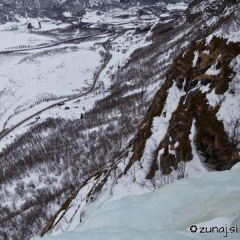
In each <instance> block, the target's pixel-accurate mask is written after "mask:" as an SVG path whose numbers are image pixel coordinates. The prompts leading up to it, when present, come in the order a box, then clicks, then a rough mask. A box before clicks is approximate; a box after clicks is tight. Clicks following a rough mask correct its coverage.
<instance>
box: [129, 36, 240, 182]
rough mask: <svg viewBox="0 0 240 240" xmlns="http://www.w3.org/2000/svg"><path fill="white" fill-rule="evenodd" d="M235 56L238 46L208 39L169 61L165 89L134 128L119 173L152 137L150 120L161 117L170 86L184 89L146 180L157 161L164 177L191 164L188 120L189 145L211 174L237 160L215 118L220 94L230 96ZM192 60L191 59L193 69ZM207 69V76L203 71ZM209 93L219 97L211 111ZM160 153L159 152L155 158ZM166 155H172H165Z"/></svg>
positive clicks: (233, 147)
mask: <svg viewBox="0 0 240 240" xmlns="http://www.w3.org/2000/svg"><path fill="white" fill-rule="evenodd" d="M238 54H240V45H239V43H233V42H229V43H227V40H226V39H222V38H219V37H215V36H214V37H213V38H212V40H211V42H210V43H209V44H206V42H205V40H202V41H200V42H197V43H194V44H192V46H191V47H190V48H189V49H188V50H187V51H186V52H185V53H184V54H183V56H181V57H179V58H178V59H177V60H176V61H175V63H174V64H173V66H172V67H171V69H170V70H169V72H168V76H167V80H166V82H165V84H164V85H163V87H162V88H161V89H160V90H159V91H158V92H157V94H156V96H155V98H154V100H153V103H152V105H151V107H150V108H149V111H148V113H147V116H146V118H145V120H144V121H143V123H142V124H141V126H140V127H139V130H138V133H137V136H136V139H135V142H134V147H133V156H132V158H131V160H130V162H129V164H128V165H127V167H126V169H125V173H126V172H127V170H128V169H129V168H130V167H131V165H132V164H133V163H134V162H135V161H140V160H141V157H142V154H143V151H144V148H145V144H146V141H147V139H149V137H150V136H151V135H152V131H151V128H152V122H153V119H154V117H157V116H160V115H163V116H164V114H166V113H164V112H163V107H164V104H165V101H166V98H167V95H168V90H169V89H170V88H171V86H172V84H173V82H175V83H176V85H177V87H178V88H179V89H182V90H184V91H185V92H186V95H184V96H182V97H181V99H180V103H179V105H178V107H177V109H176V111H174V113H173V114H172V118H171V120H170V124H169V127H168V130H167V134H166V135H165V137H164V139H163V140H162V141H161V143H160V145H159V146H158V147H157V148H156V150H155V153H154V157H153V159H152V167H151V169H150V172H149V174H148V178H149V179H150V178H152V177H154V174H155V171H156V170H158V164H157V161H158V158H159V157H160V159H161V163H160V165H161V171H162V172H163V173H164V174H169V173H170V172H171V171H172V167H173V168H174V169H177V167H178V163H179V162H181V161H190V160H192V157H193V156H192V147H191V142H190V139H189V135H190V130H191V126H192V123H193V121H195V125H196V129H197V134H196V138H195V144H196V146H197V150H198V151H199V152H200V153H201V154H202V155H203V156H204V157H205V159H206V163H209V164H211V165H212V166H213V167H214V169H216V170H225V169H230V168H231V167H232V166H233V165H234V164H235V163H236V162H238V161H240V156H239V154H238V152H239V149H237V144H236V141H235V140H236V139H229V137H228V135H227V133H226V132H225V130H224V125H223V122H222V121H221V120H218V118H217V116H216V114H217V112H218V110H219V109H220V107H221V103H222V100H223V99H224V93H225V92H226V91H231V93H232V94H233V95H234V89H231V90H229V82H230V81H231V79H232V78H233V77H234V72H233V70H232V69H231V67H230V63H231V61H232V60H233V59H234V58H235V57H236V56H237V55H238ZM195 55H197V57H196V59H195V64H194V63H193V62H194V58H195ZM211 68H212V69H213V72H212V73H213V74H211V71H210V70H209V69H211ZM208 70H209V72H208ZM214 89H215V90H214ZM213 90H214V91H215V94H216V95H217V96H218V97H219V101H218V102H217V103H216V106H211V105H210V104H209V102H208V99H207V97H206V95H207V94H208V93H210V92H212V91H213ZM235 124H238V122H235ZM161 149H164V151H163V153H162V154H160V156H159V151H160V150H161ZM169 150H170V151H171V152H172V151H174V152H175V154H172V153H169Z"/></svg>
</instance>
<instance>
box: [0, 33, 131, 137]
mask: <svg viewBox="0 0 240 240" xmlns="http://www.w3.org/2000/svg"><path fill="white" fill-rule="evenodd" d="M129 30H132V29H125V30H123V31H121V32H120V33H118V34H117V35H116V36H115V37H113V38H112V37H110V38H109V39H108V40H107V41H106V42H104V43H103V44H102V45H103V47H104V49H105V50H106V52H107V53H106V54H107V59H105V61H104V64H103V65H102V66H101V68H100V69H99V70H98V72H97V73H96V74H95V75H94V79H93V84H92V86H91V87H90V88H89V89H88V90H87V91H86V92H85V93H82V94H79V95H77V96H74V97H72V98H69V99H67V100H66V99H65V100H62V101H59V102H57V103H54V104H52V105H50V106H48V107H46V108H44V109H42V110H40V111H38V112H37V113H34V114H32V115H30V116H29V117H27V118H25V119H24V120H22V121H20V122H18V123H16V124H15V125H13V126H12V127H11V128H8V129H4V130H3V133H2V134H1V135H0V140H2V139H3V138H4V137H6V136H7V135H8V134H9V133H11V132H12V131H13V130H14V129H16V128H17V127H19V126H20V125H22V124H23V123H25V122H26V121H28V120H30V119H31V118H33V117H35V116H37V115H39V114H40V113H42V112H44V111H46V110H48V109H50V108H52V107H55V106H57V105H58V104H61V103H65V102H68V101H72V100H75V99H78V98H81V97H83V96H86V95H87V94H89V93H90V92H92V90H93V89H94V87H95V85H96V82H97V80H98V79H99V76H100V74H101V72H102V71H103V69H104V68H105V67H106V66H107V64H108V63H109V61H110V60H111V58H112V54H111V53H110V51H109V49H108V47H109V44H110V43H111V42H112V41H114V40H115V39H117V38H118V37H120V36H121V35H123V34H124V33H125V32H126V31H129ZM106 33H110V32H105V33H101V34H95V35H90V36H84V37H79V38H74V39H68V40H64V41H61V42H58V43H54V44H51V45H48V46H41V47H35V48H27V49H17V50H8V51H2V52H0V54H2V53H12V52H24V51H30V50H36V49H44V48H50V47H54V46H58V45H61V44H64V43H68V42H74V41H76V40H81V39H84V38H88V37H94V36H99V35H103V34H106Z"/></svg>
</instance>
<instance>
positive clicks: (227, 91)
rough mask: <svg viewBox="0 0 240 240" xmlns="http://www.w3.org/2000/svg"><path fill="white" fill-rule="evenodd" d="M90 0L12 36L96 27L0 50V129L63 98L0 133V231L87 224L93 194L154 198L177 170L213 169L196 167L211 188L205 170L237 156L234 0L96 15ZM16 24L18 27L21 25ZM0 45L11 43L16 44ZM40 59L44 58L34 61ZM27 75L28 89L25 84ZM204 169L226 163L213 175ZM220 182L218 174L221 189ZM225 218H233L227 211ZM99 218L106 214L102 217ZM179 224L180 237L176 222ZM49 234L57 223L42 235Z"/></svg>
mask: <svg viewBox="0 0 240 240" xmlns="http://www.w3.org/2000/svg"><path fill="white" fill-rule="evenodd" d="M93 2H94V1H90V3H91V4H92V7H91V11H87V13H86V14H85V15H83V19H82V20H81V21H82V23H79V22H78V23H76V24H73V25H72V24H71V23H68V25H67V27H65V25H64V24H63V23H61V25H57V24H58V23H54V22H51V21H50V20H48V21H49V22H48V23H47V22H46V23H44V24H43V28H45V29H44V30H43V29H42V30H40V29H39V30H33V31H32V32H28V33H27V34H25V33H24V36H28V37H29V36H31V38H29V39H31V41H30V43H32V37H33V36H34V38H35V39H34V40H35V41H36V42H37V44H39V45H37V46H41V44H42V42H43V40H44V41H45V42H46V41H47V42H48V44H49V45H50V44H51V43H55V42H56V41H58V42H59V41H64V40H65V39H68V38H74V39H75V38H76V37H82V36H86V35H91V34H99V36H92V37H90V38H88V39H86V40H79V39H77V40H74V41H71V42H67V43H64V44H62V43H59V45H58V46H54V47H51V45H50V46H49V47H48V48H47V49H41V50H27V49H25V50H26V51H25V50H24V51H23V52H21V51H20V52H14V51H13V52H11V51H12V50H11V51H10V52H8V53H1V55H0V56H1V58H2V60H3V61H2V63H1V64H2V65H1V66H0V67H2V69H4V71H5V69H7V71H6V72H3V73H2V77H4V81H5V80H6V79H7V78H8V76H11V78H9V79H10V80H9V82H10V83H9V82H8V81H7V80H6V86H4V88H3V89H1V98H2V102H3V103H4V104H2V105H1V109H0V110H1V114H2V116H4V117H2V119H1V121H2V125H3V127H2V128H1V130H3V131H2V133H1V134H4V131H7V130H8V129H11V126H12V125H13V124H16V122H17V121H18V120H19V119H20V118H24V117H26V115H28V114H30V113H31V112H34V111H38V108H39V107H40V106H45V105H47V104H52V103H55V102H54V101H66V102H65V103H64V104H57V102H56V103H55V105H54V106H53V107H51V108H49V109H47V110H46V111H43V112H41V113H39V114H38V115H36V116H37V118H35V116H34V117H32V118H30V119H27V121H25V122H24V123H23V124H22V125H20V126H18V127H16V128H14V130H13V131H11V135H10V134H9V135H7V136H5V137H3V138H1V144H0V147H1V152H0V166H1V168H0V193H1V195H0V239H1V240H5V239H7V240H9V239H30V238H32V237H34V236H36V235H41V236H45V235H46V234H47V235H46V237H44V238H45V239H48V238H50V239H52V238H51V237H50V236H49V235H48V234H53V235H56V234H62V233H63V232H65V231H68V230H71V231H72V230H74V229H75V228H76V227H78V228H79V229H81V228H82V226H83V228H84V229H87V230H89V229H90V228H88V227H84V226H85V224H86V221H88V219H90V216H92V215H94V214H95V213H94V211H93V210H95V209H98V208H99V207H100V206H102V205H103V204H108V202H109V204H110V205H106V206H110V208H111V207H113V208H118V206H117V203H116V205H114V203H111V202H113V201H114V200H119V202H118V203H119V205H121V206H122V204H123V205H124V204H125V203H124V201H126V202H127V204H130V205H131V204H132V198H133V199H134V197H131V196H133V195H142V194H144V193H148V195H142V196H139V197H137V199H139V200H138V201H139V204H140V205H141V207H143V208H145V207H146V206H145V205H144V204H143V203H142V200H144V198H145V196H148V197H146V198H147V199H148V200H146V201H152V200H151V199H155V198H156V199H157V200H156V202H154V204H157V202H158V201H160V202H161V201H163V200H162V199H161V192H163V191H165V190H164V189H170V188H171V186H172V185H169V188H168V187H166V188H165V187H163V186H164V185H168V184H171V183H173V182H175V181H176V180H180V179H182V178H200V180H199V181H200V182H201V181H203V182H204V181H205V180H204V176H205V174H206V173H207V172H209V171H210V172H212V171H213V173H208V174H209V175H208V174H207V175H206V176H209V178H210V179H209V182H208V183H209V184H210V185H211V184H212V185H211V186H212V188H213V191H214V192H215V194H217V193H218V192H219V188H218V186H216V188H215V185H216V184H215V183H214V181H212V179H213V177H211V176H219V178H220V179H221V178H224V176H228V177H229V179H233V178H237V175H238V173H239V172H238V170H236V171H230V172H228V171H226V170H229V169H231V168H232V167H233V166H234V165H235V164H236V163H238V162H239V161H240V155H239V149H240V121H239V119H240V116H239V115H240V99H239V91H240V85H239V79H240V71H239V69H240V67H239V64H240V57H239V56H240V45H239V42H240V40H239V39H240V30H239V29H240V19H239V2H238V1H235V0H224V1H222V2H218V1H212V0H195V1H192V2H191V3H190V4H189V6H188V8H187V9H186V5H185V4H182V3H180V4H176V5H173V2H176V1H172V3H171V4H168V5H159V4H158V3H156V2H154V3H153V5H150V6H147V5H146V2H144V1H142V3H141V4H142V5H141V6H142V8H141V9H142V11H143V12H141V14H139V13H140V12H139V9H138V8H136V7H133V6H134V4H135V3H133V2H131V1H130V2H129V3H123V4H127V5H128V7H126V6H127V5H124V6H125V7H126V8H127V9H128V10H126V9H125V7H122V10H120V9H119V8H117V10H115V9H114V8H111V9H112V10H111V11H109V12H108V14H106V13H104V8H105V7H104V4H102V6H103V8H102V9H101V10H100V11H99V9H98V10H96V9H95V7H94V3H93ZM65 3H67V1H66V2H65ZM90 3H89V4H90ZM118 4H122V3H118ZM131 4H132V5H131ZM154 4H156V5H154ZM108 7H109V5H108ZM97 8H98V7H97ZM183 9H186V11H185V12H184V13H183ZM105 10H106V9H105ZM64 11H65V10H64ZM68 11H69V12H71V10H70V9H69V10H68ZM126 12H127V14H126ZM126 15H127V16H126ZM19 19H20V20H21V21H23V20H22V18H21V17H20V18H19ZM30 19H31V21H32V18H30ZM56 19H58V18H56ZM72 20H74V19H72ZM7 24H9V23H7ZM21 24H22V23H21V22H20V23H18V25H17V26H18V27H17V31H18V34H20V33H23V32H24V26H25V25H24V24H22V25H21ZM47 24H49V25H47ZM51 24H52V25H51ZM6 26H7V25H6ZM50 26H51V28H50ZM53 26H54V27H53ZM59 26H60V27H59ZM86 26H87V27H86ZM88 26H91V27H88ZM47 28H48V29H47ZM7 31H8V32H7V33H8V34H9V33H10V32H11V31H12V30H11V31H10V30H7ZM3 34H5V33H3ZM6 44H8V45H6V46H10V47H12V48H11V49H15V48H16V43H14V44H13V43H12V42H7V43H6ZM9 44H12V45H9ZM33 44H35V42H34V43H33ZM34 46H35V45H34ZM23 48H26V46H23ZM16 49H17V48H16ZM3 50H4V51H6V49H3ZM84 54H88V56H89V58H85V57H83V56H84ZM46 59H48V61H51V63H52V64H51V65H50V64H49V65H47V66H46ZM65 59H68V61H66V60H65ZM106 62H107V63H106ZM86 63H87V64H86ZM98 63H99V64H98ZM105 63H106V66H105V67H103V66H104V65H105ZM52 66H54V67H52ZM56 68H57V69H58V70H57V71H56V70H55V69H56ZM12 69H15V71H12ZM23 69H24V71H23ZM39 69H40V70H41V71H39ZM100 70H101V72H100V74H99V79H98V82H97V84H96V86H95V88H94V91H92V92H90V93H89V94H86V95H84V96H83V97H81V98H80V97H79V99H75V100H71V99H70V98H71V97H73V96H78V95H77V94H83V93H84V91H86V90H87V89H88V88H89V87H91V86H92V85H91V84H92V83H93V80H92V79H94V77H95V76H96V74H97V73H98V71H100ZM35 76H37V77H35ZM49 76H51V78H49ZM79 76H81V77H79ZM40 79H41V80H40ZM23 83H24V84H26V86H27V87H26V86H25V87H24V84H23ZM29 86H31V87H32V88H31V89H33V90H32V91H29V90H28V91H29V93H28V91H27V89H28V87H29ZM19 89H20V90H21V92H20V91H19ZM29 89H30V88H29ZM76 92H77V93H76ZM19 93H20V94H19ZM39 93H41V94H39ZM4 99H6V100H4ZM19 99H20V100H21V101H20V100H19ZM0 100H1V99H0ZM44 104H45V105H44ZM39 109H40V108H39ZM1 121H0V122H1ZM1 134H0V137H1V136H2V135H1ZM236 166H238V165H236ZM235 168H236V169H238V167H235ZM233 169H234V167H233ZM215 171H226V172H224V173H219V175H217V173H214V172H215ZM231 173H232V175H231ZM211 174H213V175H211ZM214 174H215V175H214ZM221 174H222V175H221ZM235 175H236V176H235ZM201 179H202V180H201ZM223 182H224V180H223ZM230 182H231V180H229V181H227V180H226V182H224V183H223V184H226V189H228V186H230ZM174 184H175V185H174ZM174 184H173V186H176V191H179V189H178V187H179V186H180V188H181V184H183V185H184V184H190V185H191V184H192V185H193V186H192V188H194V187H196V185H199V184H200V183H199V184H198V183H197V181H195V180H191V179H189V180H186V182H185V180H182V181H180V182H179V183H178V182H176V183H174ZM194 184H196V185H194ZM200 185H201V184H200ZM207 186H208V185H205V186H204V187H203V188H202V189H201V191H202V192H204V191H205V189H206V188H207ZM162 187H163V188H162ZM235 187H236V186H235V185H233V186H232V188H234V189H235ZM159 188H162V189H160V190H157V189H159ZM173 188H174V187H173ZM155 191H156V193H151V194H150V192H155ZM166 191H168V190H166ZM184 191H186V192H187V189H185V190H184ZM199 191H200V190H199ZM236 192H237V193H238V192H239V189H237V188H236ZM231 193H232V194H233V195H232V196H233V197H234V199H235V198H237V197H238V195H237V193H236V194H235V190H233V191H231ZM173 194H174V193H173ZM129 196H130V197H129ZM171 196H172V195H171ZM171 196H170V197H169V199H171V198H172V197H171ZM124 197H127V198H126V200H123V202H121V199H122V198H124ZM189 198H191V196H190V195H189ZM167 199H168V198H167ZM219 199H223V198H219ZM193 200H194V199H192V201H193ZM133 201H134V200H133ZM167 201H170V200H167ZM204 201H205V200H203V201H202V202H201V203H199V204H203V203H204ZM219 201H220V202H219V204H221V200H219ZM224 201H228V199H225V198H224V199H223V202H224ZM234 201H235V200H234ZM184 202H185V200H184V198H182V203H184ZM111 204H113V205H111ZM147 205H148V204H147ZM128 207H129V205H128ZM181 207H183V208H184V209H185V211H186V212H187V211H188V209H186V208H185V207H184V206H179V208H181ZM220 208H221V206H220V207H219V209H220ZM99 209H100V211H102V210H101V208H99ZM130 209H131V208H130ZM219 209H216V214H217V213H219V216H217V217H220V218H223V219H225V218H227V214H228V213H226V214H222V213H221V212H220V210H219ZM233 209H235V205H233ZM103 211H105V210H103ZM132 211H133V212H134V211H137V207H136V206H134V208H133V210H132ZM209 211H210V210H209ZM120 214H121V213H120ZM161 214H162V213H161ZM206 216H208V217H205V218H204V219H195V220H194V221H193V222H192V223H193V224H198V223H202V222H207V221H210V220H212V219H213V215H211V214H209V213H208V211H206ZM156 217H157V216H156ZM178 217H181V218H182V217H183V213H182V214H180V215H178ZM106 218H108V219H110V218H109V217H108V216H106ZM91 221H92V220H91ZM93 221H95V220H93ZM109 221H110V220H109ZM132 221H133V222H134V219H132ZM79 222H81V223H80V225H78V224H79ZM227 223H229V224H233V223H234V224H238V223H239V216H236V218H234V219H231V220H229V221H227ZM188 224H190V221H189V220H187V221H186V222H185V225H186V226H185V225H184V226H182V227H181V228H177V227H176V228H175V229H178V230H179V229H180V230H185V229H186V228H187V227H188V226H187V225H188ZM90 225H92V224H90ZM93 226H94V224H93ZM103 227H104V228H105V227H109V225H107V224H106V226H105V225H104V222H103ZM189 227H190V226H189ZM163 228H164V227H163ZM81 231H82V230H81ZM94 231H95V230H94ZM151 231H153V232H152V234H156V236H158V234H159V233H158V232H156V233H154V230H153V229H152V230H151ZM76 232H78V230H77V231H76ZM95 233H96V232H93V234H95ZM74 234H78V233H73V236H74ZM96 234H99V233H96ZM131 234H133V235H132V236H135V235H134V234H136V233H135V232H134V231H133V232H132V233H131ZM164 234H168V232H166V233H164ZM169 234H172V233H169ZM179 234H180V235H177V236H179V237H180V236H181V237H182V238H184V237H186V234H187V233H179ZM181 234H183V235H181ZM103 235H104V234H103ZM77 236H78V235H77ZM136 236H137V235H136ZM173 236H175V235H173ZM82 237H85V236H84V235H82ZM103 237H104V236H103ZM233 237H235V235H234V236H233ZM60 238H63V239H64V234H63V235H62V236H57V237H53V239H60ZM69 239H70V238H69ZM73 239H74V237H73ZM83 239H84V238H83ZM93 239H94V235H93ZM189 239H191V238H189ZM199 239H200V238H199ZM213 239H215V235H214V236H213ZM233 239H234V238H233Z"/></svg>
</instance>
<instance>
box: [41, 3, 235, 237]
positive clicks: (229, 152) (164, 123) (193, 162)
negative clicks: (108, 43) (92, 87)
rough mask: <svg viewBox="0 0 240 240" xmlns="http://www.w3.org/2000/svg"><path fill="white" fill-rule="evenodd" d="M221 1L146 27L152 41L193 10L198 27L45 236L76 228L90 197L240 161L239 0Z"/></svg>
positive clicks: (149, 187)
mask: <svg viewBox="0 0 240 240" xmlns="http://www.w3.org/2000/svg"><path fill="white" fill-rule="evenodd" d="M225 3H226V4H224V5H222V4H217V2H216V1H193V2H192V4H191V5H190V8H189V9H188V10H187V12H186V15H185V16H184V17H182V18H181V19H180V20H179V23H178V25H175V26H173V25H167V26H164V25H163V26H162V25H161V24H157V25H156V26H155V27H154V28H153V29H152V30H151V32H152V33H151V37H149V38H151V39H152V40H155V41H156V42H155V45H154V44H153V46H154V47H155V49H156V46H157V43H158V44H159V42H158V40H159V38H160V37H159V36H160V35H161V33H163V32H165V33H166V32H167V33H169V34H171V30H172V29H173V28H174V30H176V29H177V28H178V27H180V26H183V25H185V24H187V22H188V21H189V17H190V16H191V18H192V17H193V16H194V17H197V18H196V19H198V21H197V23H198V27H199V28H197V31H198V33H199V32H200V33H199V35H196V38H195V39H194V40H195V42H193V43H192V44H190V46H189V47H188V49H187V50H185V51H184V52H183V53H182V54H181V55H179V56H178V58H177V59H176V60H175V61H174V64H173V65H172V67H171V68H170V69H169V70H168V72H167V77H166V81H165V82H164V83H163V85H162V87H161V88H160V90H159V91H158V92H157V93H156V95H155V97H154V99H153V102H152V104H151V106H150V108H149V109H148V112H147V114H146V116H145V118H144V120H143V122H142V124H141V125H140V127H139V129H138V132H137V134H136V136H135V138H134V140H133V141H131V142H130V144H129V146H128V148H127V149H125V151H123V152H122V155H120V156H119V157H117V158H116V159H115V160H114V162H113V163H112V164H109V165H108V166H106V167H105V168H104V170H100V171H99V172H98V173H96V174H95V175H94V176H93V177H91V178H89V179H88V181H86V182H85V183H84V184H83V186H82V188H80V189H79V190H78V191H76V192H75V194H74V195H73V196H72V197H71V198H69V199H68V201H67V202H66V203H65V204H64V205H63V206H62V208H61V209H60V210H59V211H58V212H57V214H56V215H55V216H54V218H53V219H52V221H51V222H49V224H48V225H47V226H46V227H45V229H44V230H43V232H42V236H43V235H44V234H45V233H46V232H48V231H52V232H53V233H54V234H59V233H61V232H62V231H63V232H64V231H66V230H67V229H69V230H71V229H74V227H75V226H76V221H73V220H74V219H75V218H76V219H79V218H80V222H83V223H84V221H85V220H84V219H85V216H88V211H89V209H90V208H91V207H90V206H91V204H90V205H89V203H91V202H94V201H96V204H97V203H99V202H105V201H113V200H116V199H120V198H122V197H124V196H128V195H134V194H137V195H140V194H142V193H144V192H149V191H155V190H156V189H157V188H159V187H161V186H163V185H166V184H168V183H171V182H173V181H175V180H176V179H180V178H183V177H187V176H189V177H201V176H203V175H204V174H205V173H206V169H215V170H225V169H230V168H231V167H232V166H233V165H234V164H235V163H236V162H239V161H240V157H239V143H240V142H239V140H240V138H239V133H240V128H239V127H240V126H239V112H240V111H239V106H240V104H239V103H240V99H239V91H240V89H239V78H240V77H239V74H240V72H239V64H240V61H239V60H240V59H239V54H240V45H239V26H240V25H239V23H240V22H239V17H238V16H239V3H237V2H236V1H226V2H225ZM223 6H224V8H223ZM205 9H206V11H205ZM199 20H200V21H199ZM185 26H186V25H185ZM193 26H194V25H193ZM195 26H196V25H195ZM199 29H201V31H199ZM165 36H166V35H165ZM171 37H173V36H172V35H171ZM182 43H183V42H182ZM148 51H149V49H148ZM143 53H145V52H144V51H142V54H143ZM141 56H143V55H141ZM145 56H146V55H145ZM130 64H131V63H129V65H130ZM129 65H128V66H127V67H126V68H128V69H130V67H129ZM123 70H124V69H123ZM131 70H133V69H131ZM122 75H124V73H122ZM72 222H74V223H73V225H71V223H72Z"/></svg>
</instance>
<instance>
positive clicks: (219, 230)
mask: <svg viewBox="0 0 240 240" xmlns="http://www.w3.org/2000/svg"><path fill="white" fill-rule="evenodd" d="M190 231H191V232H192V233H196V232H198V233H223V234H224V235H223V237H227V236H228V234H229V233H230V234H231V233H238V226H237V225H236V227H230V228H228V226H227V225H226V226H225V227H197V226H196V225H192V226H191V227H190Z"/></svg>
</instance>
